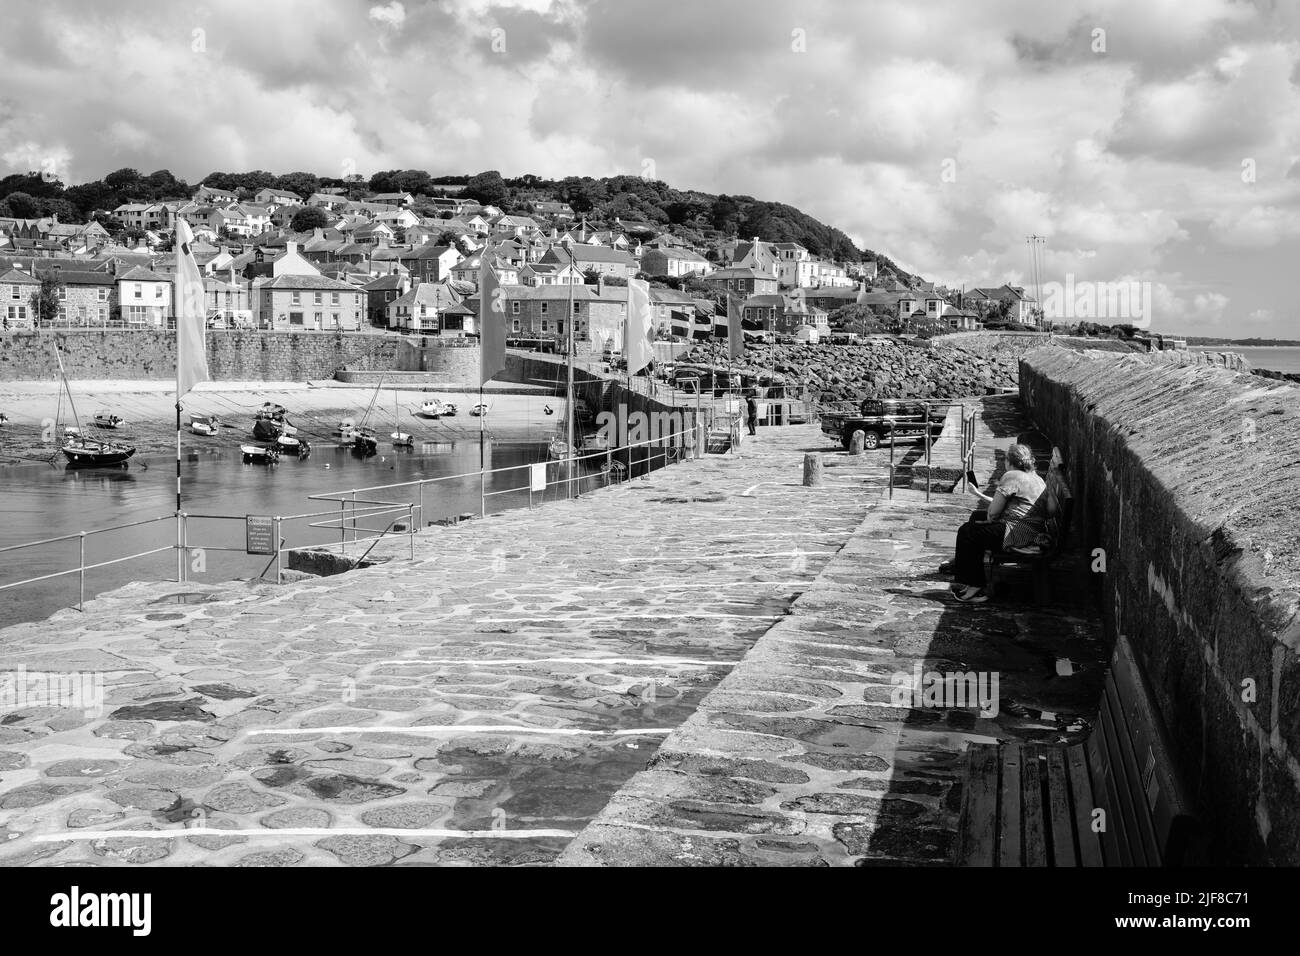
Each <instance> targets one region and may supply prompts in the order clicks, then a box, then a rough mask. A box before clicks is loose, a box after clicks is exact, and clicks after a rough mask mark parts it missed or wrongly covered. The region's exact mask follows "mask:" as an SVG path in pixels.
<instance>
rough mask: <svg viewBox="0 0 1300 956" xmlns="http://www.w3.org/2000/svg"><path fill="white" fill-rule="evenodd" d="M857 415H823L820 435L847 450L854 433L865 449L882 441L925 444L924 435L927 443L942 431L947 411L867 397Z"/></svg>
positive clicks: (914, 403)
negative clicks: (858, 435) (927, 434)
mask: <svg viewBox="0 0 1300 956" xmlns="http://www.w3.org/2000/svg"><path fill="white" fill-rule="evenodd" d="M858 411H859V414H857V415H843V414H840V415H836V414H826V415H823V416H822V432H823V433H824V434H826V435H829V436H831V437H833V438H838V439H839V440H840V443H841V444H842V445H843V446H844V448H845V450H846V451H847V450H848V448H849V446H850V445H851V444H852V442H853V433H854V432H855V431H859V430H860V431H861V432H862V433H863V435H864V436H865V438H866V441H865V442H864V443H863V445H864V447H866V448H867V449H872V448H878V447H879V446H880V445H881V444H882V443H883V442H884V441H886V440H889V441H898V440H909V441H924V439H925V435H926V432H927V431H928V432H929V435H930V440H931V441H933V440H934V439H936V438H938V437H939V435H940V434H941V433H942V432H943V422H944V419H945V418H946V417H947V410H946V409H944V408H942V407H935V406H932V405H926V404H925V403H924V402H916V401H908V400H907V399H901V398H868V399H866V400H865V401H863V402H862V404H861V406H860V407H859V409H858Z"/></svg>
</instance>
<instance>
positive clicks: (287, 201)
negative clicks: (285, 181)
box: [253, 186, 302, 206]
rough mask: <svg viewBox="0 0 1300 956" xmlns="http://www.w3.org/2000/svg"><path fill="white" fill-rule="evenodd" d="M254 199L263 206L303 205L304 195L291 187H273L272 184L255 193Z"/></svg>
mask: <svg viewBox="0 0 1300 956" xmlns="http://www.w3.org/2000/svg"><path fill="white" fill-rule="evenodd" d="M253 201H254V202H256V203H258V204H259V205H262V206H301V205H302V197H301V196H299V195H298V194H297V193H296V192H293V191H292V190H289V189H272V188H271V187H270V186H267V187H265V188H264V189H259V190H258V191H257V192H255V193H254V194H253Z"/></svg>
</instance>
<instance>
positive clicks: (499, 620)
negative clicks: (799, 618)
mask: <svg viewBox="0 0 1300 956" xmlns="http://www.w3.org/2000/svg"><path fill="white" fill-rule="evenodd" d="M783 613H784V612H772V613H767V612H764V613H763V614H724V613H721V612H719V613H716V614H714V613H710V612H705V611H685V610H682V609H681V608H675V607H674V608H664V609H663V610H662V611H660V612H658V613H656V614H583V615H581V616H575V617H564V618H550V619H549V620H553V621H554V620H559V621H563V622H564V623H566V624H588V623H590V622H591V621H622V620H627V619H629V618H636V617H653V618H663V617H673V618H683V619H686V620H693V619H696V618H724V617H748V618H753V619H755V620H760V619H762V618H765V617H779V616H781V614H783ZM543 616H544V614H543V613H540V612H539V613H537V614H534V615H533V616H531V617H479V618H475V619H474V623H475V624H527V623H528V622H529V621H536V620H538V619H539V618H541V617H543ZM549 630H552V631H554V630H556V629H555V628H549Z"/></svg>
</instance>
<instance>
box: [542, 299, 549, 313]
mask: <svg viewBox="0 0 1300 956" xmlns="http://www.w3.org/2000/svg"><path fill="white" fill-rule="evenodd" d="M550 304H551V303H549V302H543V303H542V315H545V314H546V307H547V306H548V305H550Z"/></svg>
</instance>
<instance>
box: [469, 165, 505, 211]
mask: <svg viewBox="0 0 1300 956" xmlns="http://www.w3.org/2000/svg"><path fill="white" fill-rule="evenodd" d="M465 195H466V196H468V197H470V198H471V199H473V200H474V201H475V202H477V203H482V204H483V205H484V206H499V205H501V204H502V203H503V202H505V201H506V199H508V198H509V196H510V188H509V187H508V186H506V181H505V180H504V179H502V178H501V174H500V173H499V172H497V171H496V170H495V169H489V170H488V171H486V172H482V173H479V174H478V175H477V176H471V177H470V179H469V182H468V183H466V184H465Z"/></svg>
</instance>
